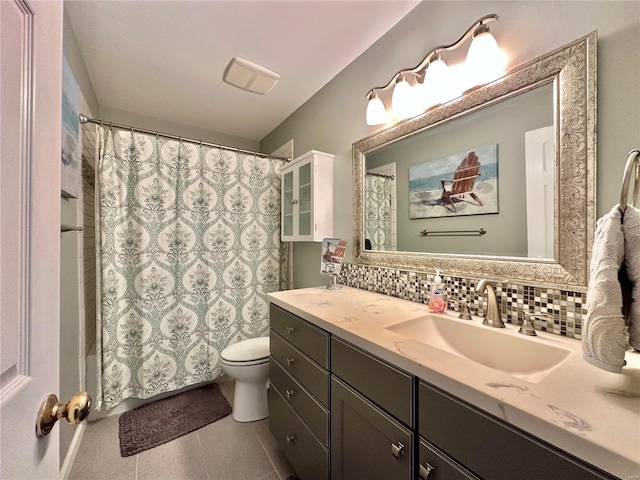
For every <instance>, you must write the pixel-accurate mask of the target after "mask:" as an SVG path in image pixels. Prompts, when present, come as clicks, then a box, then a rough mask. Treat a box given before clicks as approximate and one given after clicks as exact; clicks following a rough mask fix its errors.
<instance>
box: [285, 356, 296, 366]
mask: <svg viewBox="0 0 640 480" xmlns="http://www.w3.org/2000/svg"><path fill="white" fill-rule="evenodd" d="M295 361H296V359H295V358H287V365H289V366H291V365H293V362H295Z"/></svg>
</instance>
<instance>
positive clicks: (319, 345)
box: [270, 304, 329, 370]
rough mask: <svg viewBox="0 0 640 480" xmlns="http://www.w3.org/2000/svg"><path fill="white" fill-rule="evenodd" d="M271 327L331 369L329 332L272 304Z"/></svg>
mask: <svg viewBox="0 0 640 480" xmlns="http://www.w3.org/2000/svg"><path fill="white" fill-rule="evenodd" d="M270 321H271V329H272V330H274V331H275V332H277V333H278V334H279V335H280V336H281V337H282V338H285V339H286V340H287V341H288V342H290V343H291V344H293V345H295V346H296V347H298V348H299V349H300V350H302V351H303V352H304V353H305V354H306V355H307V356H309V357H310V358H312V359H313V360H314V361H316V362H318V364H319V365H321V366H322V367H324V368H325V369H327V370H328V369H329V334H328V333H327V332H325V331H324V330H322V329H320V328H318V327H316V326H315V325H311V324H310V323H309V322H307V321H306V320H303V319H302V318H300V317H298V316H296V315H293V314H292V313H289V312H287V311H286V310H283V309H282V308H280V307H278V306H277V305H274V304H271V313H270Z"/></svg>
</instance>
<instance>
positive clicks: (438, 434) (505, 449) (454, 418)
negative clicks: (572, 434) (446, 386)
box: [418, 382, 614, 480]
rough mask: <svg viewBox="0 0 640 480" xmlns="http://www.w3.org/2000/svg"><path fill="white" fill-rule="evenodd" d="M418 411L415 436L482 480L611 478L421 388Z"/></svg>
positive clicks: (456, 401)
mask: <svg viewBox="0 0 640 480" xmlns="http://www.w3.org/2000/svg"><path fill="white" fill-rule="evenodd" d="M419 405H420V406H419V415H418V416H419V419H420V425H419V432H420V435H422V436H424V437H425V438H426V439H428V440H429V441H430V442H431V443H433V444H434V445H435V446H436V447H438V448H439V449H440V450H442V451H443V452H444V453H446V454H447V455H449V456H450V457H452V458H454V459H456V460H457V461H458V462H460V463H461V464H462V465H463V466H464V467H466V468H467V469H469V470H470V471H472V472H473V473H474V474H475V475H478V476H480V477H482V478H490V479H498V480H501V479H505V480H510V479H513V478H517V479H519V480H527V479H531V480H540V479H541V478H562V479H563V480H573V479H575V480H591V479H611V478H614V477H611V476H608V475H607V474H606V473H604V472H602V471H600V470H598V469H596V468H595V467H592V466H590V465H587V464H585V463H583V462H582V461H580V460H578V459H575V458H573V457H571V456H570V455H569V454H565V453H564V452H561V451H560V450H557V449H555V448H553V447H552V446H550V445H548V444H546V443H544V442H542V441H541V440H538V439H536V438H534V437H531V436H529V435H527V434H525V433H524V432H522V431H520V430H518V429H516V428H514V427H512V426H510V425H507V424H506V423H504V422H502V421H500V420H498V419H497V418H495V417H493V416H491V415H489V414H487V413H485V412H482V411H480V410H478V409H476V408H474V407H471V406H470V405H468V404H466V403H464V402H463V401H462V400H459V399H457V398H455V397H453V396H450V395H449V394H447V393H445V392H442V391H440V390H438V389H436V388H434V387H431V386H430V385H427V384H426V383H424V382H420V388H419Z"/></svg>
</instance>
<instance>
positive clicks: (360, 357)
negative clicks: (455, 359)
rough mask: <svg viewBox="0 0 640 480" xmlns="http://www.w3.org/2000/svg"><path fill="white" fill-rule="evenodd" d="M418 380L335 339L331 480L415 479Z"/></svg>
mask: <svg viewBox="0 0 640 480" xmlns="http://www.w3.org/2000/svg"><path fill="white" fill-rule="evenodd" d="M414 384H415V377H413V376H412V375H409V374H408V373H406V372H403V371H401V370H399V369H397V368H395V367H393V366H392V365H390V364H388V363H386V362H384V361H382V360H380V359H378V358H376V357H374V356H372V355H370V354H368V353H367V352H364V351H363V350H361V349H359V348H358V347H355V346H353V345H351V344H349V343H347V342H345V341H343V340H341V339H339V338H337V337H335V336H332V337H331V478H332V479H334V480H343V479H344V480H347V479H354V478H367V479H373V480H375V479H379V480H400V479H406V480H409V479H412V478H413V462H414V458H415V457H414V433H413V429H414V418H415V415H414V402H413V398H414V397H415V393H414Z"/></svg>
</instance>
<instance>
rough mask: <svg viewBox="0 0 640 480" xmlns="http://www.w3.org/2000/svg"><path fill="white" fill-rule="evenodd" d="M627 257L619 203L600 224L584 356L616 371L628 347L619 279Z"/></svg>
mask: <svg viewBox="0 0 640 480" xmlns="http://www.w3.org/2000/svg"><path fill="white" fill-rule="evenodd" d="M623 259H624V236H623V232H622V218H621V215H620V209H619V208H618V206H617V205H616V206H615V207H614V208H613V209H612V210H611V211H610V212H609V213H607V214H606V215H604V216H603V217H602V218H600V219H599V220H598V222H597V223H596V232H595V238H594V242H593V251H592V256H591V267H590V274H589V288H588V290H587V315H586V317H585V318H584V321H583V324H582V354H583V358H584V359H585V360H586V361H587V362H589V363H591V364H593V365H595V366H597V367H600V368H602V369H604V370H607V371H609V372H614V373H619V372H621V371H622V367H623V366H624V365H625V361H624V353H625V351H626V349H627V346H628V334H627V329H626V326H625V320H624V317H623V315H622V287H621V285H620V282H619V281H618V272H619V270H620V267H621V265H622V261H623Z"/></svg>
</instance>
